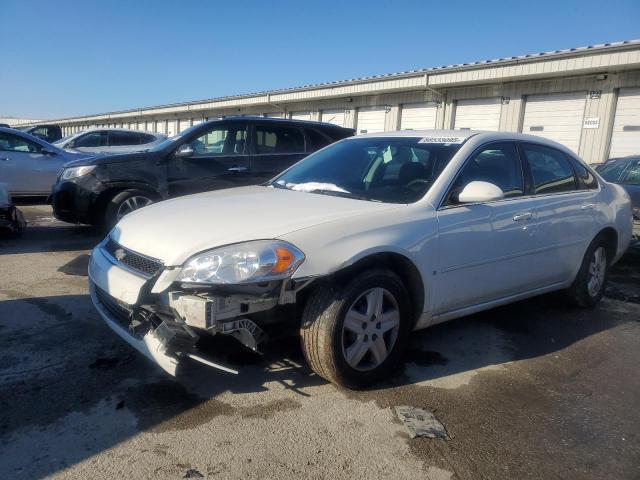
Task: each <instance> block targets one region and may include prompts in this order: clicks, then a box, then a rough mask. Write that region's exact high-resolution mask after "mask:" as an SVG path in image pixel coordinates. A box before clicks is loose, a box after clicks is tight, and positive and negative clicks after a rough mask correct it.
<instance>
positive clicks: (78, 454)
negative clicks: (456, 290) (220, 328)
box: [0, 205, 640, 479]
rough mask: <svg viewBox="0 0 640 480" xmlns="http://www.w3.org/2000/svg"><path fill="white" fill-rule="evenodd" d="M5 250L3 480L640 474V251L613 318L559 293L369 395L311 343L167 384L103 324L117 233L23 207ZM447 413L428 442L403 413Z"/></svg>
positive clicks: (427, 334)
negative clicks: (21, 223)
mask: <svg viewBox="0 0 640 480" xmlns="http://www.w3.org/2000/svg"><path fill="white" fill-rule="evenodd" d="M21 209H22V210H23V211H24V212H25V214H26V215H27V217H28V218H29V220H30V222H31V223H30V225H29V227H28V230H27V232H26V233H25V234H24V236H23V237H22V238H17V239H3V240H0V478H3V479H4V478H6V479H20V478H29V479H32V478H40V477H49V476H50V477H53V478H72V479H73V478H78V479H85V478H185V477H186V478H200V476H202V477H205V478H278V479H287V478H296V479H299V478H332V479H341V478H349V479H353V478H394V479H396V478H413V479H415V478H421V479H479V478H504V479H516V478H517V479H528V478H544V479H553V478H562V479H590V478H594V479H595V478H603V479H605V478H606V479H614V478H615V479H637V478H639V477H640V434H639V433H638V432H640V409H638V408H637V407H638V399H639V398H640V376H639V375H638V364H639V363H640V296H638V293H639V292H640V277H639V276H638V275H639V274H638V272H639V271H640V269H638V266H639V265H640V254H638V250H640V248H639V249H636V250H635V252H636V253H633V252H632V253H630V254H628V255H627V256H626V257H625V259H624V260H623V262H621V264H620V265H619V266H617V267H616V269H615V271H614V273H613V277H612V280H613V281H612V284H611V287H610V289H609V292H608V295H609V298H607V299H605V301H603V302H602V304H601V305H600V306H599V307H598V308H597V309H595V310H591V311H586V310H577V309H573V308H570V307H567V306H565V305H564V304H563V302H562V301H561V300H560V299H559V298H558V297H557V296H553V295H552V296H545V297H541V298H537V299H532V300H529V301H525V302H520V303H517V304H514V305H511V306H508V307H504V308H500V309H496V310H492V311H489V312H485V313H483V314H479V315H473V316H470V317H467V318H463V319H460V320H456V321H453V322H449V323H446V324H443V325H439V326H436V327H434V328H432V329H429V330H427V331H423V332H420V333H417V334H416V335H415V338H414V340H413V344H412V348H411V352H410V354H409V358H408V361H407V363H406V365H405V367H404V369H403V370H402V371H400V372H399V373H398V374H397V375H396V376H395V377H394V378H393V379H391V380H390V381H389V382H388V383H386V384H383V385H378V386H377V387H376V388H374V389H371V390H367V391H362V392H351V391H345V390H341V389H338V388H336V387H334V386H333V385H330V384H328V383H326V382H325V381H323V380H322V379H321V378H318V377H317V376H315V375H313V374H312V373H311V372H310V371H309V370H308V369H307V367H306V366H305V365H304V362H303V359H302V356H301V352H300V350H299V347H298V345H297V342H296V341H295V340H292V341H281V342H277V343H275V344H272V345H270V346H269V347H268V349H267V351H266V352H265V355H264V356H262V357H258V356H255V355H253V354H251V353H248V352H246V351H244V350H243V349H242V348H241V347H239V346H238V347H236V346H229V345H227V344H225V345H222V346H220V345H217V344H216V343H215V342H214V343H213V344H212V348H214V347H216V346H217V347H218V348H221V349H222V351H223V353H222V354H223V355H224V356H225V357H226V360H227V361H229V362H232V363H234V364H235V365H239V366H240V367H241V369H242V372H241V375H239V376H233V375H228V374H224V373H220V372H217V371H214V370H211V369H209V368H207V367H201V366H198V365H193V366H190V367H189V368H187V369H186V371H185V372H184V373H183V374H182V375H181V376H180V377H179V378H177V379H173V378H171V377H168V376H166V375H165V374H163V373H162V372H161V371H159V369H157V368H156V367H155V366H154V365H153V364H151V363H149V362H148V361H147V360H145V359H144V358H142V357H141V356H140V355H138V354H137V353H136V352H134V351H133V350H131V349H130V348H129V347H128V346H127V345H126V344H124V342H122V341H120V340H119V339H118V338H117V337H116V336H115V335H114V334H112V333H111V331H110V330H109V329H108V328H107V327H106V326H105V325H103V323H102V322H101V320H100V319H99V318H98V316H97V314H96V313H95V312H94V311H93V309H92V307H91V302H90V300H89V296H88V294H87V284H86V283H87V279H86V276H84V275H85V273H84V272H85V268H86V262H87V258H88V257H87V255H88V253H89V251H90V248H91V247H92V246H93V245H94V244H95V243H97V242H98V241H99V240H100V239H101V236H102V233H101V232H99V231H96V230H94V229H91V228H87V227H79V226H71V225H65V224H62V223H59V222H56V221H55V220H53V218H52V217H51V212H50V208H49V207H47V206H37V205H30V206H23V207H21ZM396 405H411V406H416V407H420V408H425V409H428V410H431V411H433V412H435V415H436V417H437V418H438V420H439V421H440V422H442V424H443V425H444V427H445V428H446V430H447V434H448V436H449V438H448V440H441V439H426V438H416V439H412V440H410V439H409V438H408V435H407V433H406V431H405V430H404V427H403V426H402V425H401V424H400V422H399V421H398V420H397V419H396V417H395V415H394V413H393V410H392V407H394V406H396Z"/></svg>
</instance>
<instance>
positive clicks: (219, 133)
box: [190, 123, 247, 157]
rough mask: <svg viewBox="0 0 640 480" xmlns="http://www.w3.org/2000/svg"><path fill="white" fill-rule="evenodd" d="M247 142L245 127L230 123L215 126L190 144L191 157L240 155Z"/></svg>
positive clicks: (244, 125)
mask: <svg viewBox="0 0 640 480" xmlns="http://www.w3.org/2000/svg"><path fill="white" fill-rule="evenodd" d="M246 141H247V125H246V124H242V123H231V124H229V125H216V126H214V127H212V128H211V130H209V131H208V132H207V133H205V134H204V135H201V136H200V137H198V138H196V139H195V140H192V141H191V142H190V145H191V147H192V148H193V152H194V153H193V157H210V156H214V155H242V154H244V148H245V143H246Z"/></svg>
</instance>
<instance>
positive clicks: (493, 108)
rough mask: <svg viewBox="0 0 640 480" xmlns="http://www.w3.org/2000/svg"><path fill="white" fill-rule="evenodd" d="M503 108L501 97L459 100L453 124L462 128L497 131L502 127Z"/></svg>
mask: <svg viewBox="0 0 640 480" xmlns="http://www.w3.org/2000/svg"><path fill="white" fill-rule="evenodd" d="M501 109H502V99H501V98H500V97H496V98H475V99H473V100H458V102H457V103H456V111H455V118H454V120H453V126H454V128H457V129H461V130H489V131H497V130H498V129H499V128H500V110H501Z"/></svg>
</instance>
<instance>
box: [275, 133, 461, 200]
mask: <svg viewBox="0 0 640 480" xmlns="http://www.w3.org/2000/svg"><path fill="white" fill-rule="evenodd" d="M459 148H460V142H459V141H458V143H421V140H420V139H419V138H408V137H389V138H368V137H367V138H358V139H350V140H344V141H341V142H338V143H334V144H333V145H330V146H329V147H327V148H325V149H323V150H320V151H318V152H316V153H314V154H312V155H310V156H308V157H307V158H305V159H304V160H302V161H301V162H299V163H297V164H296V165H294V166H293V167H291V168H290V169H289V170H287V171H286V172H284V173H283V174H282V175H280V176H279V177H276V178H275V179H274V180H273V181H272V182H271V183H270V185H272V186H273V187H274V188H287V189H290V190H302V191H306V192H313V193H321V194H325V195H336V196H343V197H352V198H357V199H362V200H371V201H379V202H386V203H413V202H416V201H417V200H419V199H420V198H422V197H423V196H424V194H425V193H427V191H428V190H429V188H430V187H431V185H432V184H433V182H434V181H435V180H436V179H437V178H438V176H439V175H440V173H441V172H442V170H443V169H444V167H445V166H446V165H447V164H448V163H449V161H450V160H451V158H452V157H453V155H454V154H455V153H456V152H457V151H458V149H459Z"/></svg>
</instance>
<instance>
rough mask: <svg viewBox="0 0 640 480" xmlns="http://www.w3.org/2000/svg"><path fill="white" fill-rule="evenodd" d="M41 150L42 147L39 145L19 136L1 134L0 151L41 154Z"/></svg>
mask: <svg viewBox="0 0 640 480" xmlns="http://www.w3.org/2000/svg"><path fill="white" fill-rule="evenodd" d="M41 150H42V147H41V146H40V145H38V144H37V143H33V142H30V141H28V140H25V139H23V138H22V137H18V136H17V135H11V134H10V133H3V132H0V151H4V152H22V153H40V151H41Z"/></svg>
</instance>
